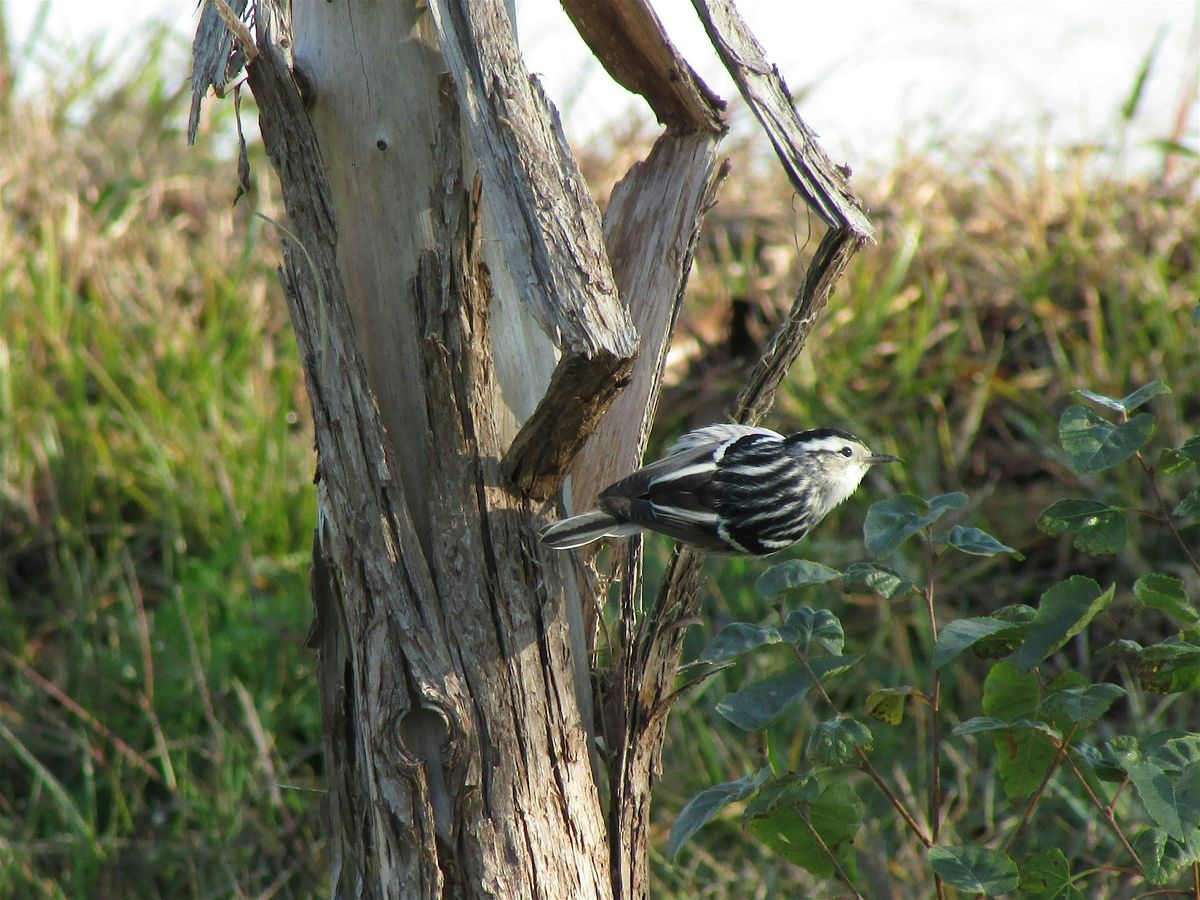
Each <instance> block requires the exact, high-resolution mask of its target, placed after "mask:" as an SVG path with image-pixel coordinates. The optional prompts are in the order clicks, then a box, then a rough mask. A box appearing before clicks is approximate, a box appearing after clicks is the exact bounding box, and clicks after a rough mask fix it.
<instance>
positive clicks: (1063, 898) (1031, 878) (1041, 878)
mask: <svg viewBox="0 0 1200 900" xmlns="http://www.w3.org/2000/svg"><path fill="white" fill-rule="evenodd" d="M1021 890H1022V891H1023V892H1024V893H1026V894H1029V895H1030V897H1031V898H1032V900H1084V898H1083V892H1082V891H1081V890H1079V889H1078V888H1076V887H1074V886H1073V885H1072V884H1071V866H1070V864H1069V863H1068V862H1067V857H1066V855H1065V854H1064V853H1063V852H1062V851H1061V850H1059V849H1058V848H1057V847H1051V848H1050V849H1048V850H1039V851H1038V852H1037V853H1034V854H1032V855H1031V856H1030V857H1029V858H1028V859H1026V860H1025V861H1024V862H1023V863H1021Z"/></svg>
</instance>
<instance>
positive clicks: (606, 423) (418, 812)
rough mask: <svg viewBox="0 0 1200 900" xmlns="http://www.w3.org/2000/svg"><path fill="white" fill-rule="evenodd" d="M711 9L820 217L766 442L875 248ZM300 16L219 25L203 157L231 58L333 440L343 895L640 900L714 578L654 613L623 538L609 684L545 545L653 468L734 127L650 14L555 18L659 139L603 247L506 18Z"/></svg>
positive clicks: (214, 12)
mask: <svg viewBox="0 0 1200 900" xmlns="http://www.w3.org/2000/svg"><path fill="white" fill-rule="evenodd" d="M694 2H695V4H696V7H697V11H698V13H699V14H700V16H701V18H702V20H703V21H704V22H705V25H706V27H707V28H708V31H709V34H710V37H711V39H712V40H713V43H714V45H715V46H716V47H717V48H718V51H719V52H720V53H721V55H722V58H723V59H724V60H725V62H726V65H727V66H728V67H729V68H730V71H731V72H732V73H733V74H734V76H735V78H736V79H737V81H738V84H739V86H740V87H741V89H742V92H743V94H744V96H745V97H746V99H747V101H748V102H749V103H750V104H751V106H752V107H753V108H754V110H755V112H756V114H757V115H758V116H759V118H760V120H761V121H762V123H763V125H764V127H765V128H766V129H767V131H768V134H769V135H770V137H771V140H772V143H773V144H774V146H775V148H776V150H777V152H778V153H779V155H780V158H781V160H782V161H783V162H784V164H785V165H786V166H788V170H789V173H790V174H791V175H792V177H793V181H794V183H795V184H796V186H797V189H798V190H799V191H800V192H801V194H802V195H803V196H804V197H805V199H806V201H807V202H808V203H809V204H810V206H812V208H813V209H814V210H815V211H816V212H817V214H818V215H820V216H821V218H822V219H824V220H825V221H826V223H827V224H828V225H829V226H830V231H829V232H828V234H827V236H826V238H825V240H824V241H823V242H822V244H821V247H820V249H819V251H818V253H817V258H816V259H815V260H814V263H813V268H812V269H811V270H810V272H809V276H808V278H807V279H806V281H805V283H804V284H803V285H802V286H801V287H800V289H799V292H798V296H797V301H796V306H795V308H794V309H793V311H792V314H791V315H790V316H789V317H788V320H787V322H786V323H785V325H784V327H783V329H782V330H781V332H780V334H779V335H778V336H777V337H776V340H775V342H774V343H773V344H772V346H771V348H770V349H769V350H768V352H767V354H766V356H765V357H764V359H763V361H762V362H761V363H760V366H759V368H758V369H757V370H756V372H755V374H754V377H753V379H752V382H751V384H750V385H748V386H747V389H746V391H745V392H743V395H742V396H741V397H740V398H739V400H738V402H737V404H736V406H735V409H734V414H735V416H737V417H738V418H739V419H741V420H742V421H747V420H754V419H757V418H758V417H759V416H761V414H762V413H763V411H764V410H765V409H766V408H767V407H768V405H769V404H770V401H771V398H772V397H773V395H774V390H775V387H776V386H777V385H778V383H779V380H780V378H781V377H782V375H783V373H784V372H785V371H786V368H787V366H788V364H790V362H791V361H792V360H793V359H794V358H795V356H796V354H797V353H798V352H799V350H800V347H801V346H802V344H803V341H804V337H805V336H806V335H807V332H808V328H809V327H810V326H811V323H812V321H813V318H814V317H815V316H816V315H817V313H818V312H819V311H820V309H821V308H822V307H823V305H824V303H825V301H826V299H827V297H828V295H829V291H830V290H831V288H832V284H833V282H834V281H835V280H836V278H837V276H838V275H839V274H840V273H841V271H842V269H843V268H844V266H845V264H846V262H847V260H848V259H849V256H850V255H851V254H852V253H853V251H854V250H855V249H857V247H858V246H860V245H861V243H862V242H863V241H864V240H867V239H869V236H870V230H869V226H868V225H867V224H866V221H865V219H864V217H863V216H862V213H861V210H859V208H858V206H857V205H856V203H855V201H854V199H853V196H852V195H851V194H850V192H849V189H848V188H847V186H846V185H845V181H844V178H842V177H841V176H840V174H839V173H838V172H837V170H835V169H834V168H833V167H832V166H831V165H830V164H829V163H828V161H827V160H826V159H825V158H824V157H823V156H822V155H821V154H820V152H819V150H818V149H817V148H816V146H815V144H814V143H813V142H812V140H811V136H810V135H809V134H808V132H807V131H806V129H804V126H803V124H802V123H800V121H799V119H798V118H797V117H796V115H795V112H794V111H793V109H792V107H791V103H790V100H789V98H788V96H787V94H786V88H785V87H784V86H783V83H782V81H781V80H780V79H779V77H778V74H777V73H776V72H775V71H774V70H773V69H772V68H771V67H770V66H768V65H767V64H766V62H765V60H764V59H763V58H762V53H761V50H760V49H759V48H758V45H757V44H756V43H755V42H754V40H753V38H752V37H751V36H750V35H749V33H748V32H746V31H745V28H744V26H743V25H742V23H741V21H740V19H739V18H738V16H737V13H736V10H734V8H733V7H732V4H730V3H728V2H727V0H712V2H708V0H694ZM284 5H285V4H282V3H280V2H270V0H259V2H258V3H257V4H256V5H249V6H248V4H247V0H208V2H207V3H206V5H205V7H204V11H203V13H202V16H201V23H200V28H199V30H198V33H197V39H196V43H195V46H194V51H195V69H194V72H193V86H194V89H195V98H196V99H195V103H194V105H193V115H192V123H191V135H192V136H194V133H195V127H196V122H197V115H198V110H199V98H200V97H201V96H202V95H203V94H204V92H205V91H206V90H207V88H208V86H209V85H213V86H214V87H216V88H217V90H218V92H221V91H222V90H223V88H224V87H225V85H226V84H228V83H231V82H232V80H233V78H234V77H235V75H236V74H237V72H238V70H239V69H240V66H241V65H243V64H244V65H245V66H246V80H247V82H248V84H249V87H250V89H251V91H252V92H253V94H254V97H255V100H256V101H257V104H258V109H259V122H260V127H261V131H262V135H263V140H264V143H265V144H266V148H267V152H268V155H269V157H270V159H271V163H272V165H273V167H274V168H275V170H276V173H277V174H278V176H279V180H280V184H281V186H282V190H283V198H284V203H285V206H286V209H287V213H288V219H289V222H288V226H287V227H288V230H289V235H288V237H287V239H286V240H285V241H284V242H283V246H284V264H283V266H282V267H281V269H280V276H281V279H282V282H283V285H284V289H285V293H286V295H287V299H288V303H289V308H290V310H291V314H292V320H293V324H294V326H295V331H296V336H297V341H298V343H299V347H300V352H301V355H302V357H303V361H304V367H305V375H306V381H307V385H308V392H309V397H310V400H311V402H312V408H313V418H314V422H315V427H316V437H317V451H318V478H319V483H320V497H321V511H320V512H321V517H320V522H321V524H320V526H319V529H318V536H317V541H316V545H315V547H314V579H313V594H314V599H315V603H316V606H317V626H316V629H315V635H314V638H315V642H316V646H317V647H318V648H319V652H320V669H319V671H320V681H321V683H320V691H321V700H322V709H323V715H324V721H325V745H326V754H327V765H328V772H329V795H328V814H329V824H330V848H331V862H332V877H333V887H334V892H335V893H336V894H339V895H346V896H349V895H363V896H370V897H375V896H380V897H382V896H394V897H430V898H432V897H440V896H463V897H476V896H493V897H522V898H523V897H545V898H561V897H610V896H617V897H643V896H646V894H647V890H648V884H647V870H646V865H645V859H646V841H647V835H648V822H649V818H648V816H649V806H650V804H649V799H650V793H649V792H650V784H651V780H652V778H653V777H654V775H655V774H656V772H657V767H658V760H659V755H660V751H661V747H662V741H663V738H664V733H665V732H664V729H665V722H666V716H667V713H668V711H669V707H670V697H671V689H672V687H673V682H674V677H675V673H676V670H677V668H678V663H679V652H680V646H681V644H680V640H681V628H680V627H679V623H680V621H681V620H683V619H685V618H688V617H690V616H692V615H693V614H694V612H695V596H696V572H697V567H696V566H695V564H694V561H693V560H691V559H690V558H689V556H688V555H687V554H681V555H680V556H679V557H678V558H677V559H676V560H675V561H674V563H673V565H672V567H671V571H670V574H669V576H668V578H667V579H666V581H665V582H664V584H663V586H662V587H661V588H660V590H659V596H658V600H657V602H656V603H655V605H654V606H653V608H652V609H651V610H649V611H647V612H643V611H642V610H640V609H639V608H637V605H636V604H635V603H634V602H633V597H634V596H635V595H636V588H637V584H638V579H639V578H640V571H639V567H638V565H637V561H638V552H637V548H636V546H634V548H633V549H632V550H631V552H630V553H629V554H627V557H626V558H625V560H624V561H623V562H622V563H621V569H620V571H619V572H618V573H617V575H618V576H619V577H620V578H621V580H622V583H623V595H624V597H625V598H626V599H625V601H624V602H623V607H622V610H621V613H622V617H621V626H620V627H621V632H622V633H621V635H620V636H619V637H620V640H619V642H616V646H614V647H613V648H610V650H611V651H612V652H611V653H610V657H611V659H612V664H611V667H610V668H609V670H608V671H606V672H590V671H589V665H588V662H589V659H590V658H591V657H590V651H591V650H592V647H591V637H592V634H591V631H592V629H590V628H589V627H588V625H587V622H588V621H589V619H590V613H591V611H592V609H593V607H594V604H595V602H596V598H595V597H593V596H591V595H590V594H589V593H588V591H589V587H588V586H589V584H590V583H591V582H590V580H589V579H588V578H586V577H584V573H583V572H582V570H581V569H579V568H578V566H577V563H576V562H575V560H574V559H573V558H572V557H571V556H568V555H564V554H556V553H553V552H549V551H546V550H544V549H543V548H541V547H540V546H539V545H538V543H537V541H536V539H535V535H536V531H537V529H538V527H539V526H540V525H541V524H543V523H544V522H545V521H546V520H547V518H549V517H552V516H554V515H556V514H557V508H558V504H559V503H560V502H561V503H565V504H566V505H568V506H570V507H573V508H583V507H584V506H586V505H587V504H588V503H590V502H591V500H592V499H593V498H594V497H595V494H596V492H597V491H598V490H599V489H600V488H601V487H602V486H603V485H604V484H605V483H606V482H607V481H609V480H612V479H613V478H615V477H617V476H619V475H623V474H626V473H627V472H628V471H629V470H631V469H632V468H634V467H635V466H636V465H637V463H638V461H639V460H640V457H641V454H642V452H643V450H644V448H645V442H646V438H647V436H648V433H649V430H650V425H651V422H652V419H653V412H654V408H655V404H656V401H657V397H658V391H659V387H660V383H661V377H662V368H663V362H664V360H665V355H666V350H667V348H668V347H669V344H670V339H671V334H672V332H673V329H674V325H675V321H676V318H677V314H678V310H679V305H680V303H681V302H682V298H683V294H684V288H685V285H686V279H687V273H688V271H689V269H690V265H691V258H692V252H693V249H694V246H695V242H696V237H697V235H698V233H699V229H700V224H701V222H702V219H703V216H704V213H705V211H706V210H707V209H708V208H709V207H710V206H711V204H712V203H713V202H714V200H715V196H716V191H717V188H718V186H719V183H720V181H721V180H722V178H723V169H722V167H720V166H719V165H718V158H717V154H716V147H717V143H718V141H719V140H720V138H721V136H722V134H723V133H724V123H723V118H722V109H723V104H722V102H721V101H720V100H718V99H717V98H716V97H714V96H713V95H712V94H711V93H710V92H709V91H708V90H707V89H706V88H705V87H704V86H703V84H701V83H700V81H699V79H697V78H696V77H695V75H694V74H693V73H692V71H691V69H690V68H689V67H688V66H687V64H686V63H685V62H684V61H683V60H682V59H681V58H680V57H679V56H678V54H677V53H676V52H675V50H674V48H673V47H672V45H671V44H670V41H669V40H668V39H667V36H666V35H665V33H664V32H663V30H662V27H661V25H660V23H659V22H658V20H657V19H656V18H655V16H654V14H653V12H652V11H650V9H649V7H648V6H646V5H645V3H644V2H642V0H594V2H592V0H568V2H566V3H565V4H564V5H565V6H566V7H567V10H568V13H569V14H570V16H571V17H572V19H573V21H574V22H575V24H576V26H577V27H578V29H579V31H580V34H581V35H583V37H584V38H585V40H587V42H588V43H589V45H590V46H591V47H592V49H593V50H594V52H595V53H596V54H597V56H598V57H599V58H600V59H601V61H602V62H603V63H604V65H605V66H606V68H607V69H608V70H609V72H610V73H611V74H612V75H613V77H615V78H616V79H617V80H619V81H620V82H621V83H622V84H624V85H625V86H626V87H628V88H630V89H631V90H633V91H635V92H637V93H640V94H641V95H642V96H643V97H645V98H646V100H647V102H648V103H649V104H650V106H651V107H652V108H653V109H654V111H655V113H656V115H657V116H658V118H659V120H660V121H661V122H663V123H664V124H665V125H666V126H667V127H666V131H665V133H664V134H663V136H662V137H661V138H660V139H659V140H658V142H657V144H656V145H655V147H654V149H653V151H652V152H651V154H650V155H649V156H648V157H647V159H646V160H645V161H643V162H641V163H639V164H638V165H636V166H635V167H634V168H633V169H632V170H631V171H630V172H629V174H628V175H627V176H626V177H625V179H624V180H623V181H622V182H621V183H620V184H619V185H618V186H617V188H616V190H615V191H614V194H613V197H612V200H611V202H610V204H609V206H608V210H607V214H606V217H605V220H604V222H603V225H602V224H601V220H600V216H599V213H598V211H597V209H596V206H595V203H594V202H593V201H592V199H591V197H590V196H589V194H588V192H587V190H586V186H585V185H584V183H583V179H582V177H581V176H580V173H579V170H578V167H577V165H576V164H575V161H574V159H573V157H572V155H571V154H570V152H569V149H568V147H567V144H566V141H565V139H564V138H563V135H562V132H561V128H560V126H559V123H558V119H557V116H556V114H555V112H554V110H553V108H552V107H551V106H550V104H549V103H548V101H547V100H546V99H545V97H544V96H543V94H542V92H541V90H540V87H539V86H538V84H537V83H536V81H534V80H532V79H530V78H529V76H528V75H527V73H526V72H525V70H524V68H523V65H522V63H521V59H520V54H519V51H518V48H517V45H516V40H515V36H514V29H513V27H512V24H511V15H512V11H511V10H509V9H506V8H505V5H504V4H503V3H502V2H501V0H424V2H417V0H412V2H408V0H405V2H392V3H366V2H353V0H351V2H344V3H336V4H335V3H315V2H313V3H303V4H299V3H298V4H296V5H295V10H294V18H293V17H292V15H291V11H290V10H287V11H284V10H280V9H279V7H281V6H284ZM285 48H286V49H287V50H288V51H290V58H289V56H288V55H287V54H286V53H285ZM639 344H640V352H639ZM568 475H570V476H571V482H570V484H571V489H570V490H567V489H564V482H565V480H566V479H567V476H568ZM593 684H595V686H596V688H597V689H596V691H595V695H596V696H597V697H598V698H599V700H600V708H599V709H596V710H593ZM597 731H601V732H603V734H604V737H605V741H604V742H603V744H602V746H603V747H604V748H605V754H604V756H603V758H602V759H601V758H600V755H599V754H598V753H597V749H596V748H597V746H599V745H598V743H597V742H596V741H595V740H594V738H595V735H596V732H597Z"/></svg>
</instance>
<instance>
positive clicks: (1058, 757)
mask: <svg viewBox="0 0 1200 900" xmlns="http://www.w3.org/2000/svg"><path fill="white" fill-rule="evenodd" d="M1078 730H1079V723H1078V722H1076V723H1075V724H1074V725H1073V726H1072V727H1071V730H1070V731H1069V732H1068V733H1067V736H1066V737H1065V738H1064V739H1063V742H1062V743H1061V744H1059V746H1058V752H1057V753H1056V754H1055V755H1054V759H1053V760H1052V761H1051V762H1050V767H1049V768H1048V769H1046V777H1045V778H1043V779H1042V783H1041V784H1039V785H1038V789H1037V790H1036V791H1034V792H1033V796H1032V797H1031V798H1030V799H1029V805H1028V806H1027V807H1025V815H1023V816H1021V821H1020V822H1018V823H1017V827H1016V830H1014V831H1013V833H1012V834H1011V835H1009V838H1008V840H1007V841H1005V842H1004V850H1005V852H1007V851H1008V850H1009V848H1010V847H1012V845H1013V844H1015V843H1016V842H1017V838H1018V837H1020V836H1021V832H1022V831H1024V830H1025V826H1026V825H1028V824H1029V820H1030V819H1031V818H1033V812H1034V810H1036V809H1037V805H1038V803H1040V802H1041V799H1042V795H1043V794H1045V792H1046V786H1047V785H1048V784H1050V779H1051V778H1052V777H1053V776H1054V771H1055V770H1056V769H1057V768H1058V767H1059V765H1060V764H1061V763H1062V761H1063V757H1064V756H1065V755H1066V753H1067V748H1068V747H1070V745H1071V738H1073V737H1074V736H1075V732H1076V731H1078ZM1110 813H1111V810H1110Z"/></svg>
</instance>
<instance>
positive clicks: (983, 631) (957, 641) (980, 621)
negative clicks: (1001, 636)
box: [933, 616, 1012, 669]
mask: <svg viewBox="0 0 1200 900" xmlns="http://www.w3.org/2000/svg"><path fill="white" fill-rule="evenodd" d="M1011 627H1012V625H1011V623H1009V622H1002V621H1001V620H999V619H993V618H991V617H990V616H979V617H977V618H973V619H958V620H956V621H954V622H951V623H950V624H949V625H947V626H946V627H945V628H943V629H942V630H941V633H940V634H938V639H937V644H936V645H935V646H934V648H933V667H934V668H935V669H940V668H942V667H943V666H944V665H946V664H947V663H949V662H951V661H953V660H955V659H957V658H958V656H959V655H960V654H961V653H962V652H963V651H964V650H967V649H968V648H970V647H973V646H975V644H977V643H979V642H980V641H981V640H983V639H984V638H986V637H989V636H990V635H993V634H997V633H999V632H1001V631H1007V630H1008V629H1009V628H1011Z"/></svg>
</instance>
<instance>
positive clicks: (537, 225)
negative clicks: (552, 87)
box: [428, 0, 637, 499]
mask: <svg viewBox="0 0 1200 900" xmlns="http://www.w3.org/2000/svg"><path fill="white" fill-rule="evenodd" d="M428 8H429V13H430V16H431V18H432V20H433V24H434V28H435V30H436V32H437V37H438V44H439V46H440V47H441V50H442V54H443V56H444V58H445V59H446V63H447V65H448V67H449V69H450V71H451V72H453V73H454V75H455V79H454V84H455V88H456V89H457V91H458V100H459V107H460V109H462V111H463V118H464V122H465V124H466V128H467V133H468V135H469V136H470V141H471V147H472V149H473V151H474V155H475V159H476V161H477V163H478V165H479V170H480V174H481V176H482V179H483V191H484V196H485V197H486V198H487V202H488V209H489V211H490V213H491V215H492V216H493V217H494V220H495V223H496V234H495V237H496V238H497V239H498V240H499V241H500V245H501V246H502V247H503V249H504V259H505V263H506V267H507V269H508V271H509V272H510V273H511V275H512V278H513V282H514V284H515V285H516V288H517V291H518V292H519V294H520V296H521V299H522V301H523V302H524V303H525V304H526V305H527V306H528V309H529V311H530V312H531V314H532V315H533V316H534V318H535V319H536V320H537V322H538V324H539V325H541V327H542V329H543V330H544V331H545V333H546V334H547V335H549V336H550V338H551V339H552V340H553V341H554V343H555V345H556V346H557V347H558V348H559V350H560V351H561V352H562V359H561V360H560V362H559V365H558V366H557V367H556V368H555V370H554V373H553V375H552V376H551V378H550V384H549V386H548V387H547V389H546V394H545V396H544V397H543V398H542V400H541V402H540V403H539V404H538V409H537V410H536V411H535V412H534V414H533V415H532V416H530V417H529V419H528V420H526V422H525V423H524V424H523V425H522V426H521V430H520V432H519V433H518V434H517V436H516V438H515V439H514V440H513V443H512V446H511V447H510V448H508V450H507V454H506V458H505V460H504V462H503V466H502V471H503V473H504V474H505V476H506V477H508V478H509V479H510V480H511V481H512V482H513V483H514V485H515V486H516V487H517V489H519V490H520V491H522V492H525V493H529V494H532V495H534V496H537V497H540V498H543V499H544V498H548V497H550V496H552V495H553V494H554V493H555V492H556V491H557V490H558V488H559V487H560V486H561V484H562V481H563V479H564V478H565V477H566V474H567V471H568V470H569V469H570V466H571V463H572V462H573V460H574V457H575V454H576V453H578V451H579V449H580V448H581V447H582V446H583V442H584V441H585V440H586V438H587V436H588V434H589V433H590V432H591V429H592V427H593V426H594V425H595V423H596V422H597V421H599V418H600V416H601V415H602V414H603V412H604V410H605V409H607V408H608V405H609V404H610V403H611V402H612V401H613V399H614V398H615V397H616V395H617V393H618V391H619V390H620V389H621V388H622V387H623V386H624V385H625V383H626V381H627V377H628V371H629V367H630V365H631V362H632V359H633V355H634V353H635V351H636V347H637V336H636V332H635V331H634V329H633V326H632V324H631V323H630V321H629V317H628V315H627V314H626V312H625V309H624V307H623V306H622V305H621V302H620V298H619V297H618V295H617V288H616V284H615V282H614V281H613V277H612V272H611V270H610V268H609V265H608V260H607V258H606V257H605V255H604V253H603V242H602V240H601V229H600V213H599V210H598V209H597V208H596V204H595V202H594V201H593V200H592V198H591V195H590V194H589V193H588V191H587V185H586V184H585V183H584V181H583V176H582V175H581V174H580V172H579V168H578V165H577V164H576V163H575V159H574V157H573V156H572V154H571V152H570V148H569V147H568V145H567V141H566V137H565V135H564V134H563V132H562V126H561V124H560V123H559V121H558V115H557V113H556V112H555V111H554V109H553V107H552V106H551V105H550V103H549V102H548V101H547V100H546V97H545V95H544V94H543V93H542V90H541V87H540V86H539V85H538V84H537V82H536V81H534V80H533V79H532V78H530V77H529V75H528V73H527V72H526V71H525V67H524V65H523V63H522V62H521V55H520V51H519V49H518V47H517V41H516V35H515V34H514V32H513V28H512V24H511V22H510V20H509V16H508V12H507V10H506V9H505V8H504V5H503V4H502V3H501V2H500V0H429V5H428Z"/></svg>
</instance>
